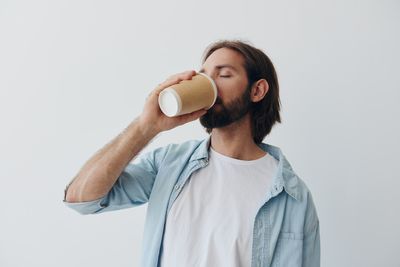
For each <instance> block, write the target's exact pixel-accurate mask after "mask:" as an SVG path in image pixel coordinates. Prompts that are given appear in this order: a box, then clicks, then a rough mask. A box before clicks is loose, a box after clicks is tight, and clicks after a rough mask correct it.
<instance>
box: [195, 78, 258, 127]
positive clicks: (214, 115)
mask: <svg viewBox="0 0 400 267" xmlns="http://www.w3.org/2000/svg"><path fill="white" fill-rule="evenodd" d="M250 87H251V86H248V87H247V88H246V90H245V91H244V93H243V94H242V95H241V96H239V97H238V98H236V99H234V100H233V101H231V102H230V103H228V104H226V105H224V104H223V103H222V100H221V99H220V98H219V97H217V99H216V101H215V104H214V105H213V106H212V107H211V108H210V109H209V110H208V111H207V113H206V114H204V115H203V116H201V117H200V123H201V125H203V127H205V128H207V132H211V130H212V129H213V128H221V127H225V126H227V125H229V124H231V123H233V122H236V121H238V120H240V119H242V118H243V117H244V116H245V115H246V114H247V113H249V111H250V107H251V104H252V102H251V100H250Z"/></svg>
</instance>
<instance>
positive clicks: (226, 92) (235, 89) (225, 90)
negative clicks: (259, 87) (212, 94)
mask: <svg viewBox="0 0 400 267" xmlns="http://www.w3.org/2000/svg"><path fill="white" fill-rule="evenodd" d="M215 83H216V85H217V88H218V97H219V98H221V99H222V101H223V102H224V103H227V102H229V101H230V100H231V99H233V98H235V96H237V95H240V94H241V93H242V91H243V88H245V87H246V85H245V84H243V81H241V80H238V79H222V78H221V79H217V80H215Z"/></svg>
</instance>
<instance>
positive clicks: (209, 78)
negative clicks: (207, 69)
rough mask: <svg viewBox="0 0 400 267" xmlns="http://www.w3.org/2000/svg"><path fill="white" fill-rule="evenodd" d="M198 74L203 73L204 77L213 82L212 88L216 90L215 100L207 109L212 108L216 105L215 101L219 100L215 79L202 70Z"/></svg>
mask: <svg viewBox="0 0 400 267" xmlns="http://www.w3.org/2000/svg"><path fill="white" fill-rule="evenodd" d="M197 74H200V75H203V76H204V77H206V78H207V79H208V80H209V81H210V82H211V85H212V88H213V90H214V100H213V102H212V104H211V105H210V106H209V107H208V108H206V109H210V108H211V107H212V106H214V104H215V101H216V100H217V95H218V91H217V85H216V84H215V82H214V80H213V79H212V78H211V77H210V76H208V75H207V74H205V73H202V72H198V73H197Z"/></svg>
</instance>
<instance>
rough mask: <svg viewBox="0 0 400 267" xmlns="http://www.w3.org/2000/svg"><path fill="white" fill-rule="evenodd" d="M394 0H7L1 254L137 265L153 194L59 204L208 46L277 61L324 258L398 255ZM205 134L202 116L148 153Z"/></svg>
mask: <svg viewBox="0 0 400 267" xmlns="http://www.w3.org/2000/svg"><path fill="white" fill-rule="evenodd" d="M399 14H400V3H399V2H398V1H348V0H340V1H317V0H315V1H312V0H306V1H246V2H245V1H232V0H229V1H228V0H224V1H201V2H200V1H159V2H155V1H146V2H145V1H86V0H84V1H83V0H80V1H76V0H69V1H50V0H47V1H44V0H42V1H11V0H10V1H8V0H2V1H1V2H0V122H1V126H0V127H1V131H0V164H1V165H0V166H1V168H0V175H1V179H0V205H1V206H0V266H1V267H14V266H18V267H25V266H41V267H44V266H60V267H63V266H65V267H66V266H76V267H81V266H82V267H83V266H99V267H100V266H138V264H139V257H140V253H141V241H142V231H143V226H144V217H145V212H146V205H144V206H141V207H138V208H135V209H127V210H123V211H116V212H111V213H105V214H100V215H95V216H93V215H89V216H82V215H79V214H78V213H76V212H74V211H73V210H71V209H68V208H66V207H65V206H64V204H63V203H62V198H63V190H64V187H65V185H66V184H67V183H68V182H69V181H70V180H71V179H72V177H73V176H74V175H75V174H76V173H77V172H78V170H79V168H80V167H81V166H82V165H83V164H84V163H85V161H86V160H87V159H88V158H89V157H90V156H91V155H92V154H93V153H95V152H96V151H97V150H98V149H99V148H101V147H102V146H103V145H105V144H106V143H107V142H108V141H110V140H111V139H112V138H114V137H115V136H116V135H117V134H118V133H119V132H121V131H122V130H123V129H124V128H125V127H126V126H127V125H128V124H129V123H130V122H131V121H132V120H133V119H134V118H135V117H136V116H138V115H139V114H140V112H141V110H142V107H143V103H144V99H145V98H146V96H147V94H148V93H149V92H150V91H151V90H152V89H153V88H154V87H155V86H156V85H157V84H159V83H160V82H162V81H163V80H164V79H166V78H167V77H168V76H170V75H171V74H174V73H176V72H181V71H184V70H188V69H196V70H198V69H199V68H200V66H201V61H200V59H201V56H202V53H203V51H204V49H205V48H206V46H207V45H208V44H210V43H211V42H213V41H216V40H219V39H224V38H239V39H242V40H245V41H250V42H251V43H252V44H253V45H255V46H256V47H259V48H261V49H262V50H264V51H265V52H266V54H267V55H269V56H270V58H271V59H272V61H273V62H274V64H275V66H276V69H277V72H278V76H279V80H280V86H281V88H280V89H281V91H280V93H281V101H282V106H283V107H282V118H283V123H282V124H280V125H277V126H276V127H274V129H273V131H272V133H271V134H270V135H269V136H267V138H266V139H265V140H264V142H267V143H270V144H273V145H276V146H279V147H280V148H281V149H282V150H283V152H284V154H285V155H286V156H287V158H288V159H289V161H290V162H291V164H292V166H293V168H294V169H295V171H296V172H297V173H298V174H299V176H300V177H302V178H303V180H305V182H306V183H307V185H308V186H309V188H310V189H311V191H312V193H313V196H314V200H315V203H316V206H317V210H318V214H319V217H320V223H321V242H322V246H321V253H322V266H327V267H331V266H332V267H336V266H364V267H367V266H400V255H399V249H400V228H399V225H400V215H399V211H400V210H399V203H400V194H399V193H398V191H399V187H400V182H399V178H400V175H399V171H400V167H399V165H400V164H399V159H400V157H399V155H398V151H399V148H400V142H399V136H400V127H399V115H400V107H399V106H398V105H396V104H397V102H398V101H399V100H400V98H399V97H400V93H399V89H400V86H399V84H400V75H399V61H400V52H399V47H400V36H399V32H400V30H399V29H400V27H399V26H400V16H399ZM204 137H206V134H205V132H204V131H203V129H202V128H201V126H200V124H199V123H198V122H193V123H190V124H187V125H184V126H182V127H179V128H176V129H174V130H172V131H170V132H167V133H164V134H162V135H160V136H159V137H158V138H157V139H155V140H154V141H153V142H152V143H151V144H150V145H149V146H148V147H146V149H145V151H147V150H149V149H153V148H155V147H158V146H161V145H165V144H167V143H170V142H182V141H185V140H188V139H191V138H195V139H201V138H204Z"/></svg>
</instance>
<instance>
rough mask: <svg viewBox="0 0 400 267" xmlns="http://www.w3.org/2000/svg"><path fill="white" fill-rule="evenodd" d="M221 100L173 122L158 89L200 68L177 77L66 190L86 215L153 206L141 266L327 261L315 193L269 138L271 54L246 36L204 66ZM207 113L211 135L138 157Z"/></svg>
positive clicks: (221, 47)
mask: <svg viewBox="0 0 400 267" xmlns="http://www.w3.org/2000/svg"><path fill="white" fill-rule="evenodd" d="M200 72H204V73H206V74H208V75H209V76H211V77H212V78H213V79H214V81H215V83H216V85H217V88H218V97H217V100H216V103H215V105H214V106H213V107H212V108H211V109H209V110H208V111H206V110H200V111H196V112H193V113H191V114H187V115H182V116H179V117H175V118H169V117H166V116H165V115H164V114H163V113H162V112H161V111H160V109H159V106H158V102H157V99H158V95H159V93H160V92H161V91H162V90H163V89H165V88H167V87H169V86H171V85H173V84H176V83H178V82H179V81H181V80H185V79H191V77H192V76H193V75H195V73H196V72H195V71H187V72H183V73H180V74H176V75H173V76H171V77H170V78H169V79H167V80H166V81H165V82H163V83H162V84H160V85H159V86H158V87H157V88H156V89H155V90H154V91H153V92H152V93H151V94H150V95H149V96H148V98H147V100H146V103H145V106H144V109H143V112H142V114H141V115H140V116H139V117H137V118H136V119H135V120H134V121H133V122H132V123H131V124H130V125H129V126H128V127H127V128H126V129H125V130H124V131H123V132H122V133H121V134H120V135H119V136H117V137H116V138H115V139H114V140H112V141H111V142H110V143H109V144H107V145H106V146H105V147H104V148H102V149H101V150H100V151H98V152H97V153H96V154H95V155H94V156H93V157H92V158H91V159H90V160H89V161H88V162H87V163H86V164H85V165H84V166H83V168H82V169H81V170H80V171H79V173H78V174H77V176H76V177H75V178H74V179H73V181H72V182H71V183H70V185H69V186H68V187H67V188H66V190H65V198H64V201H65V203H66V204H67V205H68V206H69V207H71V208H73V209H76V210H77V211H78V212H80V213H82V214H91V213H100V212H104V211H110V210H116V209H122V208H128V207H134V206H138V205H141V204H144V203H148V208H147V215H146V225H145V232H144V239H143V255H142V266H152V267H153V266H154V267H156V266H174V267H179V266H306V267H312V266H319V264H320V243H319V220H318V217H317V213H316V209H315V206H314V203H313V200H312V197H311V194H310V192H309V190H308V189H307V187H306V185H305V184H304V182H303V181H302V180H301V179H300V178H299V177H298V176H297V175H296V174H295V172H294V171H293V170H292V168H291V166H290V164H289V162H288V161H287V159H286V158H285V156H284V155H283V154H282V152H281V150H280V149H279V148H278V147H275V146H272V145H269V144H265V143H262V140H263V139H264V137H265V136H266V135H267V134H268V133H269V132H270V131H271V129H272V126H273V125H274V124H275V123H276V122H280V114H279V111H280V104H279V103H280V101H279V90H278V88H279V87H278V81H277V77H276V73H275V70H274V67H273V65H272V63H271V61H270V59H269V58H268V57H267V56H266V55H265V54H264V53H263V52H262V51H261V50H259V49H257V48H255V47H253V46H251V45H249V44H246V43H243V42H240V41H220V42H217V43H214V44H212V45H211V46H210V47H209V48H208V49H207V50H206V53H205V56H204V60H203V65H202V69H201V71H200ZM198 118H200V123H201V124H202V125H203V126H204V127H205V128H206V129H207V132H208V133H210V136H209V137H208V138H207V139H205V140H203V141H194V140H191V141H187V142H184V143H182V144H170V145H167V146H165V147H161V148H158V149H155V150H154V151H151V152H148V153H146V154H144V155H140V156H139V157H138V161H135V162H134V163H133V162H131V160H132V159H133V158H134V157H135V156H137V155H138V154H139V152H140V151H141V150H142V149H143V148H144V147H145V146H146V144H147V143H148V142H149V141H150V140H151V139H152V138H154V137H155V136H156V135H157V134H158V133H160V132H162V131H167V130H170V129H173V128H174V127H176V126H178V125H182V124H185V123H187V122H190V121H193V120H196V119H198Z"/></svg>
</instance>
